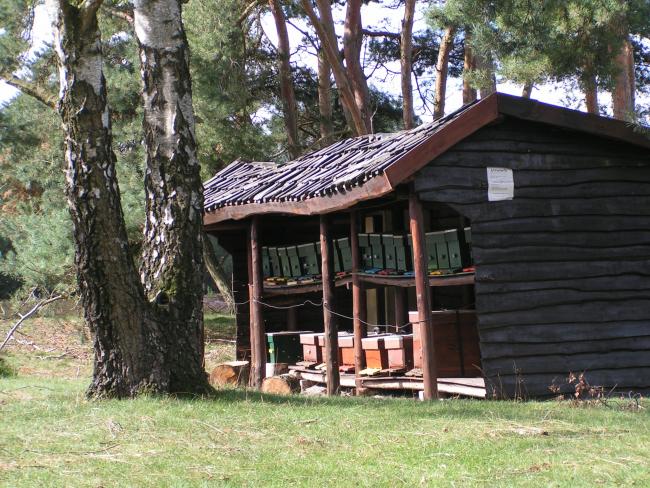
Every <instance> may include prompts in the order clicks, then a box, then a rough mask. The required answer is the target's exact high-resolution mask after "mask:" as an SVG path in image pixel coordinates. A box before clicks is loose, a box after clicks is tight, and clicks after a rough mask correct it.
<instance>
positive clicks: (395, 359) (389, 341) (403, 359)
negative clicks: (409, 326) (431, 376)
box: [384, 334, 413, 369]
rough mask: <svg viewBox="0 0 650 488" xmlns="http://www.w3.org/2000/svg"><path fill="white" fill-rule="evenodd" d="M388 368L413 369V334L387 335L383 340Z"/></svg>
mask: <svg viewBox="0 0 650 488" xmlns="http://www.w3.org/2000/svg"><path fill="white" fill-rule="evenodd" d="M384 344H385V345H386V350H387V351H388V367H389V368H396V369H400V368H405V369H412V368H413V334H407V335H398V334H395V335H389V336H386V337H385V338H384Z"/></svg>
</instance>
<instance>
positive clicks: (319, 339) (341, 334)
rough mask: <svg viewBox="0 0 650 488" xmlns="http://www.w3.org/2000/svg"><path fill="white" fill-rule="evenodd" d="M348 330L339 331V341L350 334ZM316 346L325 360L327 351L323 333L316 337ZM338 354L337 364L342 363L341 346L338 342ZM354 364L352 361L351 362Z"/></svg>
mask: <svg viewBox="0 0 650 488" xmlns="http://www.w3.org/2000/svg"><path fill="white" fill-rule="evenodd" d="M351 335H352V334H350V333H349V332H339V343H340V341H341V339H342V338H344V337H347V336H351ZM316 340H317V343H318V347H319V349H320V351H321V356H322V358H323V361H327V352H326V351H325V334H319V335H318V337H317V338H316ZM338 356H339V365H340V364H343V358H342V357H341V347H340V344H339V350H338ZM353 364H354V362H353Z"/></svg>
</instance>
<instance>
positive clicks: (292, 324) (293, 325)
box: [287, 307, 298, 330]
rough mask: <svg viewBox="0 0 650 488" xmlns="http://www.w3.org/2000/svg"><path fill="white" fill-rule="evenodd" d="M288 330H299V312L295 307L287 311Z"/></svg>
mask: <svg viewBox="0 0 650 488" xmlns="http://www.w3.org/2000/svg"><path fill="white" fill-rule="evenodd" d="M287 330H298V312H297V310H296V309H295V307H291V308H288V309H287Z"/></svg>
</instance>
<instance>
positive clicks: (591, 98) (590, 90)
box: [582, 75, 600, 115]
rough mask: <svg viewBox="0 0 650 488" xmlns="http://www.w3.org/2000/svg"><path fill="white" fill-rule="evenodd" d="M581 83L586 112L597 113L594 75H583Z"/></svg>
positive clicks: (596, 86) (596, 90) (596, 88)
mask: <svg viewBox="0 0 650 488" xmlns="http://www.w3.org/2000/svg"><path fill="white" fill-rule="evenodd" d="M582 85H583V89H584V91H585V105H586V106H587V112H588V113H590V114H595V115H598V114H599V113H600V110H599V108H598V85H597V84H596V77H595V76H593V75H585V77H584V79H583V82H582Z"/></svg>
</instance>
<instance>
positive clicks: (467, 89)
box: [463, 30, 476, 104]
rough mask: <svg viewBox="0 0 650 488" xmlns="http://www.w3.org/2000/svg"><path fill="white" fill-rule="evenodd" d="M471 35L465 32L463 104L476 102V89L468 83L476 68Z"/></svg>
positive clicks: (467, 31)
mask: <svg viewBox="0 0 650 488" xmlns="http://www.w3.org/2000/svg"><path fill="white" fill-rule="evenodd" d="M471 43H472V35H471V33H470V32H469V30H466V31H465V49H464V51H465V52H464V56H463V58H464V59H463V104H465V103H471V102H473V101H474V100H476V88H474V87H473V86H472V84H471V83H470V77H469V75H470V73H471V72H472V71H473V70H474V69H475V68H476V60H475V59H474V53H473V52H472V44H471Z"/></svg>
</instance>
